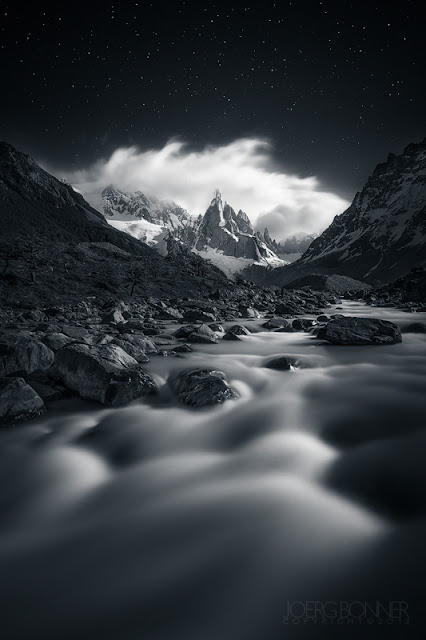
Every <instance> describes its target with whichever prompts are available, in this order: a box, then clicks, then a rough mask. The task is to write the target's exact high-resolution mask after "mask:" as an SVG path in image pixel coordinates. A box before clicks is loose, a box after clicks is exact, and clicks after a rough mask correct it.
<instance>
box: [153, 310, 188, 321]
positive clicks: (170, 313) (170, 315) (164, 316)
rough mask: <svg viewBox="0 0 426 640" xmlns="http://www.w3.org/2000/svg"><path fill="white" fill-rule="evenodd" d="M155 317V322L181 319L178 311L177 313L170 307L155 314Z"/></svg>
mask: <svg viewBox="0 0 426 640" xmlns="http://www.w3.org/2000/svg"><path fill="white" fill-rule="evenodd" d="M155 317H156V318H157V320H180V319H181V318H183V316H182V314H181V313H180V311H178V310H177V309H173V308H172V307H167V308H166V309H162V310H161V311H160V312H159V313H157V315H156V316H155Z"/></svg>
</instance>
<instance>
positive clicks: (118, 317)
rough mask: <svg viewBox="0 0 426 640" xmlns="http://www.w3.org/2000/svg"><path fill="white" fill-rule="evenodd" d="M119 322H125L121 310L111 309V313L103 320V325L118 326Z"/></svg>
mask: <svg viewBox="0 0 426 640" xmlns="http://www.w3.org/2000/svg"><path fill="white" fill-rule="evenodd" d="M119 322H125V319H124V316H123V314H122V312H121V310H120V309H111V311H110V312H109V313H107V314H106V315H104V316H103V318H102V320H101V323H102V324H118V323H119Z"/></svg>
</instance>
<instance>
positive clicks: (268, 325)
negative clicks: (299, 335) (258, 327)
mask: <svg viewBox="0 0 426 640" xmlns="http://www.w3.org/2000/svg"><path fill="white" fill-rule="evenodd" d="M262 328H263V329H267V330H268V331H273V330H275V329H279V330H282V331H283V333H284V332H286V331H290V332H291V331H293V328H292V326H291V324H290V323H289V321H288V320H284V318H270V319H269V320H268V321H267V322H264V323H263V324H262Z"/></svg>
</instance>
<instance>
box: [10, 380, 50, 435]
mask: <svg viewBox="0 0 426 640" xmlns="http://www.w3.org/2000/svg"><path fill="white" fill-rule="evenodd" d="M44 411H45V406H44V402H43V400H42V399H41V398H40V396H39V395H38V394H37V393H36V391H34V389H33V388H32V387H30V385H29V384H27V383H26V382H25V380H24V379H23V378H3V377H2V378H0V425H3V426H4V425H8V424H13V423H14V422H18V421H19V420H25V419H28V418H35V417H36V416H39V415H41V414H42V413H44Z"/></svg>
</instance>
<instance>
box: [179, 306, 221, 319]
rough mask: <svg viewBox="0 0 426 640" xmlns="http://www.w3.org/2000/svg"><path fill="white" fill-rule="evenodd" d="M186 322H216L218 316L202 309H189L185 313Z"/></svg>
mask: <svg viewBox="0 0 426 640" xmlns="http://www.w3.org/2000/svg"><path fill="white" fill-rule="evenodd" d="M183 320H184V322H214V321H215V320H216V317H215V316H214V315H213V314H212V313H208V312H207V311H203V310H202V309H188V310H187V311H185V313H184V314H183Z"/></svg>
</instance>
